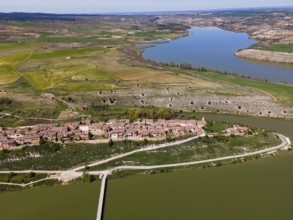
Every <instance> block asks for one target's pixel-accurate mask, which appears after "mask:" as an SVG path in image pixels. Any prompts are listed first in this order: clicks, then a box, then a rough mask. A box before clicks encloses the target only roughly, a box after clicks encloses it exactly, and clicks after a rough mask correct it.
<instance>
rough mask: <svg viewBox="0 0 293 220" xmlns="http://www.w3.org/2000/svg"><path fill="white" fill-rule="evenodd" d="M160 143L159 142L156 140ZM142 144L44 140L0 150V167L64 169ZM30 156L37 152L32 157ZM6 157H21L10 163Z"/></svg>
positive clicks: (123, 151) (12, 168) (132, 148)
mask: <svg viewBox="0 0 293 220" xmlns="http://www.w3.org/2000/svg"><path fill="white" fill-rule="evenodd" d="M150 143H152V142H150ZM157 143H160V142H157ZM144 144H145V143H144V142H143V141H142V142H134V141H121V142H114V143H113V144H112V145H111V146H110V145H109V144H108V143H105V144H66V145H61V144H55V143H48V142H44V143H42V145H40V146H34V147H25V148H23V149H21V150H14V151H7V150H4V151H0V161H3V162H1V164H0V169H1V170H26V169H37V170H63V169H69V168H72V167H74V166H78V165H82V164H84V165H86V164H87V163H89V162H92V161H95V160H101V159H106V158H108V157H110V156H111V155H114V154H121V153H125V152H129V151H132V150H135V149H138V148H140V147H142V146H143V145H144ZM30 155H38V156H37V157H31V156H30ZM9 159H20V160H17V161H14V162H9V161H7V160H9Z"/></svg>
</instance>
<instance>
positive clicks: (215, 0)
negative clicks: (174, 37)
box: [0, 0, 293, 13]
mask: <svg viewBox="0 0 293 220" xmlns="http://www.w3.org/2000/svg"><path fill="white" fill-rule="evenodd" d="M292 5H293V0H0V12H46V13H114V12H155V11H184V10H207V9H228V8H229V9H230V8H252V7H273V6H292Z"/></svg>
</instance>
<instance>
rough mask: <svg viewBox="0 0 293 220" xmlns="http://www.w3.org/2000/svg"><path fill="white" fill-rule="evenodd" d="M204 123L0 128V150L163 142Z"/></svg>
mask: <svg viewBox="0 0 293 220" xmlns="http://www.w3.org/2000/svg"><path fill="white" fill-rule="evenodd" d="M206 124H207V122H206V121H205V119H204V118H202V120H163V119H160V120H157V121H154V120H151V119H144V120H138V121H136V122H130V121H129V120H109V121H108V122H98V123H92V122H91V121H83V122H69V123H65V124H62V125H56V124H40V125H34V126H26V127H17V128H0V149H1V148H2V149H7V148H13V147H18V146H23V145H28V146H31V145H38V144H39V143H40V140H46V141H51V142H58V143H59V142H60V143H62V142H74V141H88V140H91V139H95V138H96V137H98V138H102V139H113V140H123V139H130V140H142V139H165V138H166V137H167V135H171V136H175V137H178V136H184V135H187V134H194V135H200V134H202V133H203V132H204V130H203V127H204V126H205V125H206Z"/></svg>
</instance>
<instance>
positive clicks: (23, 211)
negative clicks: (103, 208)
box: [0, 182, 100, 220]
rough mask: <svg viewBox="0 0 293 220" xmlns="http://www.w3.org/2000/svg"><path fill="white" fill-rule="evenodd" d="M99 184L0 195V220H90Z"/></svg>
mask: <svg viewBox="0 0 293 220" xmlns="http://www.w3.org/2000/svg"><path fill="white" fill-rule="evenodd" d="M99 190H100V183H99V182H94V183H91V184H89V183H77V184H71V185H68V186H54V187H36V188H33V189H29V190H23V191H19V192H12V193H2V194H1V193H0V204H1V218H2V219H7V220H8V219H11V220H12V219H13V220H21V219H31V220H37V219H42V220H52V219H56V220H59V219H71V220H80V219H84V220H92V219H95V217H96V210H97V207H98V198H99Z"/></svg>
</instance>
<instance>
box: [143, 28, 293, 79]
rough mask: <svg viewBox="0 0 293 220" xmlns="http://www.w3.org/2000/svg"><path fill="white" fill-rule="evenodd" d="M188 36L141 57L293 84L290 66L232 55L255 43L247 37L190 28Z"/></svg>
mask: <svg viewBox="0 0 293 220" xmlns="http://www.w3.org/2000/svg"><path fill="white" fill-rule="evenodd" d="M189 32H190V36H187V37H182V38H179V39H176V40H172V41H167V42H165V43H160V44H153V45H151V46H152V47H149V48H146V49H144V52H143V57H144V58H145V59H148V60H153V61H157V62H175V63H176V64H181V63H190V64H192V65H193V66H194V67H206V68H209V69H214V70H220V71H227V72H229V73H238V74H241V75H245V76H250V77H251V78H257V79H262V80H268V81H272V82H287V83H290V84H293V65H281V64H271V63H257V62H251V61H248V60H243V59H240V58H238V57H237V56H235V55H234V53H235V52H236V51H238V50H239V49H245V48H247V47H250V46H251V45H253V44H255V43H257V41H256V40H253V39H250V38H249V36H248V34H246V33H235V32H232V31H226V30H222V29H219V28H216V27H193V28H191V29H189Z"/></svg>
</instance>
